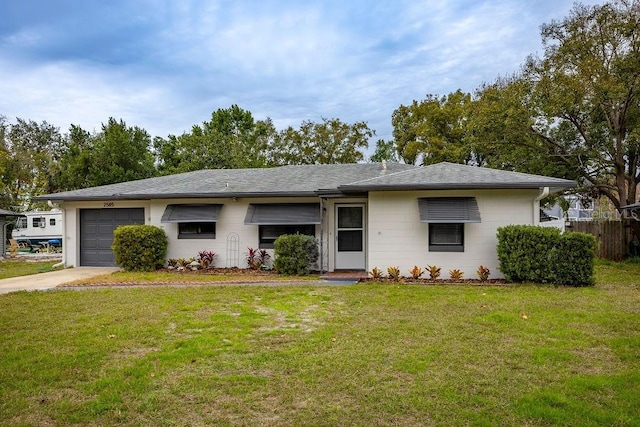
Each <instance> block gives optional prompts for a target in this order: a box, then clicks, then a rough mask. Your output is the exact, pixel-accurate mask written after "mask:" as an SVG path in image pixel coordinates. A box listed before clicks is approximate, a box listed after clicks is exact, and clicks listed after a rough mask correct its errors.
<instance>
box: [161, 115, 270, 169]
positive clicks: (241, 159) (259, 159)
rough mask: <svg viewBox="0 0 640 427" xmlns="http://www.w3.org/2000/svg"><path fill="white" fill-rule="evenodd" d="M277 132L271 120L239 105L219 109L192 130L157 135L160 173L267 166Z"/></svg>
mask: <svg viewBox="0 0 640 427" xmlns="http://www.w3.org/2000/svg"><path fill="white" fill-rule="evenodd" d="M275 135H276V131H275V128H274V126H273V123H272V122H271V119H266V120H264V121H255V120H254V119H253V116H252V114H251V112H249V111H246V110H243V109H242V108H240V107H238V106H237V105H232V106H231V107H229V108H226V109H218V110H216V111H214V112H213V113H212V114H211V120H210V121H205V122H203V123H202V125H201V126H200V125H194V126H193V127H192V128H191V132H189V133H184V134H182V135H180V136H174V135H170V136H169V137H168V138H167V139H163V138H156V139H155V140H154V147H155V151H156V156H157V159H158V168H159V170H160V172H161V173H163V174H169V173H175V172H187V171H193V170H199V169H222V168H227V169H236V168H255V167H264V166H266V165H267V164H268V162H269V161H268V157H269V153H268V151H269V146H270V145H271V143H272V141H273V139H274V137H275Z"/></svg>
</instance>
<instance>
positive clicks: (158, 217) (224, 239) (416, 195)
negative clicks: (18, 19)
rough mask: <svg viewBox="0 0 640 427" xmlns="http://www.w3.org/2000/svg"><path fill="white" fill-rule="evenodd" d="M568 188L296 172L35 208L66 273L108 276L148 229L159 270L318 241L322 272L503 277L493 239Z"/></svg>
mask: <svg viewBox="0 0 640 427" xmlns="http://www.w3.org/2000/svg"><path fill="white" fill-rule="evenodd" d="M575 184H576V183H575V182H574V181H569V180H564V179H559V178H550V177H545V176H538V175H530V174H523V173H516V172H506V171H500V170H494V169H488V168H481V167H474V166H465V165H461V164H453V163H438V164H434V165H430V166H423V167H417V166H412V165H404V164H397V163H388V164H386V163H369V164H339V165H298V166H281V167H275V168H266V169H235V170H227V169H218V170H200V171H195V172H188V173H182V174H176V175H171V176H164V177H157V178H149V179H143V180H138V181H131V182H123V183H119V184H111V185H105V186H100V187H93V188H86V189H81V190H75V191H67V192H62V193H56V194H49V195H44V196H40V197H38V198H37V199H38V200H41V201H51V202H53V203H57V204H60V205H61V207H62V209H63V211H64V215H65V217H64V220H63V223H64V232H63V234H64V244H63V256H64V258H63V260H64V262H65V263H66V265H68V266H111V265H114V258H113V253H112V251H111V245H112V241H113V230H114V229H115V227H117V226H118V225H122V224H151V225H155V226H158V227H161V228H162V229H164V231H165V233H166V234H167V236H168V239H169V247H168V254H167V257H168V258H189V257H196V256H197V253H198V252H199V251H201V250H210V251H214V252H215V253H216V254H217V258H216V262H215V265H216V266H220V267H225V266H227V267H231V266H240V267H243V266H246V261H245V254H246V252H247V248H249V247H251V248H264V249H271V248H273V242H274V241H275V239H276V238H277V237H278V236H279V235H281V234H291V233H303V234H310V235H314V236H316V238H317V239H318V241H319V242H320V247H321V261H319V263H320V264H319V265H318V267H319V268H320V269H321V270H322V271H334V270H366V271H371V269H373V268H374V267H378V268H381V269H383V270H386V268H387V267H390V266H397V267H400V270H401V272H402V274H405V275H406V274H408V271H409V269H410V268H412V267H413V266H414V265H418V266H420V267H422V268H424V267H426V266H427V265H438V266H440V267H442V271H443V277H446V276H447V272H448V271H449V270H450V269H460V270H462V271H463V272H465V273H466V277H475V271H476V270H477V268H478V267H479V266H480V265H484V266H486V267H489V268H490V269H491V272H492V275H491V276H492V277H501V275H500V272H499V270H498V257H497V252H496V245H497V240H496V230H497V228H498V227H501V226H504V225H508V224H533V225H537V224H538V223H539V221H540V203H539V201H540V199H541V198H543V197H544V196H546V195H547V194H549V192H553V191H557V190H560V189H565V188H569V187H573V186H575Z"/></svg>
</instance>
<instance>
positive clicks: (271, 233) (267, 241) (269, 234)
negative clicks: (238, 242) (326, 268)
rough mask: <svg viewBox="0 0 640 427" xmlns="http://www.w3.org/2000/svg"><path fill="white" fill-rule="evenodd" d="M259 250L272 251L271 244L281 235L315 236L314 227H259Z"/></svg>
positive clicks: (311, 225) (309, 225) (304, 225)
mask: <svg viewBox="0 0 640 427" xmlns="http://www.w3.org/2000/svg"><path fill="white" fill-rule="evenodd" d="M259 233H260V243H259V246H258V247H259V248H260V249H273V242H275V241H276V239H277V238H278V237H280V236H282V235H283V234H296V233H298V234H306V235H307V236H315V235H316V226H315V225H313V224H296V225H260V226H259Z"/></svg>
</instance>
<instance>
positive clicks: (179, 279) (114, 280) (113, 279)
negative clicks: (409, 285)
mask: <svg viewBox="0 0 640 427" xmlns="http://www.w3.org/2000/svg"><path fill="white" fill-rule="evenodd" d="M292 279H294V280H296V281H309V280H319V279H320V277H319V276H318V275H310V276H295V277H292V276H285V275H281V274H261V273H252V272H244V273H235V272H231V273H220V274H208V273H201V272H200V273H192V272H184V273H181V272H164V271H153V272H144V273H143V272H141V273H138V272H127V271H118V272H115V273H110V274H104V275H100V276H95V277H91V278H88V279H82V280H78V281H75V282H72V283H70V284H68V285H72V286H84V285H93V284H114V285H115V284H121V283H138V284H145V283H206V282H229V281H231V282H235V281H244V282H259V281H263V282H264V281H269V282H271V281H288V280H292Z"/></svg>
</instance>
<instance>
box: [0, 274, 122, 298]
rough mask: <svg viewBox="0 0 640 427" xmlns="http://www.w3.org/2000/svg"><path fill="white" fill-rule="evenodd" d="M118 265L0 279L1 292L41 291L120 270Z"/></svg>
mask: <svg viewBox="0 0 640 427" xmlns="http://www.w3.org/2000/svg"><path fill="white" fill-rule="evenodd" d="M118 270H119V268H118V267H75V268H65V269H64V270H59V271H50V272H47V273H39V274H32V275H30V276H21V277H12V278H9V279H2V280H0V294H7V293H9V292H15V291H36V290H38V291H41V290H46V289H53V288H55V287H56V286H58V285H62V284H63V283H69V282H73V281H74V280H78V279H86V278H89V277H94V276H100V275H102V274H109V273H113V272H114V271H118Z"/></svg>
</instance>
